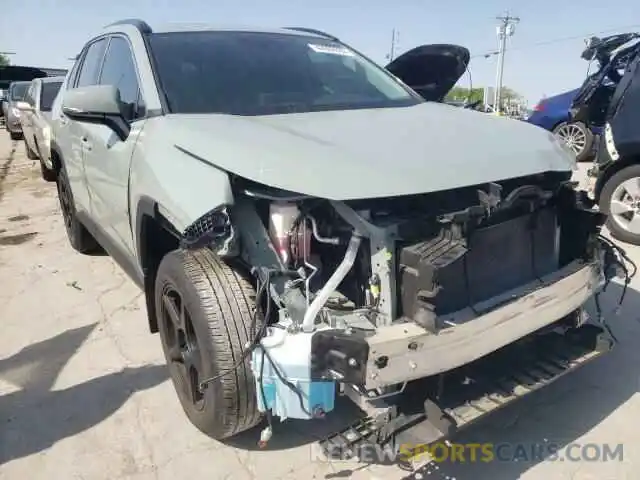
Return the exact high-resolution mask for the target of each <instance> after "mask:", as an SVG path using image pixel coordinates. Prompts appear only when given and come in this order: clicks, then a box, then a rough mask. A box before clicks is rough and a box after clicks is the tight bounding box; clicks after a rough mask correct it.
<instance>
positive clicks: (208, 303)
mask: <svg viewBox="0 0 640 480" xmlns="http://www.w3.org/2000/svg"><path fill="white" fill-rule="evenodd" d="M167 299H173V300H170V301H171V302H175V303H173V304H174V305H183V306H184V309H183V311H184V312H186V315H184V316H183V319H182V320H180V321H179V322H176V321H172V320H171V319H170V318H169V315H168V311H169V308H168V307H167V306H166V302H167ZM176 299H181V300H180V301H177V300H176ZM155 306H156V315H157V321H158V327H159V331H160V338H161V342H162V349H163V351H164V354H165V358H166V361H167V365H168V367H169V373H170V376H171V380H172V382H173V385H174V388H175V390H176V393H177V395H178V398H179V400H180V404H181V406H182V409H183V410H184V412H185V414H186V415H187V417H188V418H189V420H190V421H191V423H192V424H193V425H194V426H195V427H196V428H198V429H199V430H200V431H202V432H204V433H205V434H207V435H209V436H211V437H213V438H214V439H217V440H222V439H225V438H229V437H232V436H235V435H237V434H239V433H241V432H243V431H246V430H249V429H251V428H253V427H255V426H256V425H257V424H258V423H259V422H260V420H261V414H260V412H259V411H258V406H257V399H256V391H257V389H256V387H255V380H254V376H253V373H252V371H251V368H250V358H249V357H247V358H246V359H245V360H244V361H243V362H242V363H240V365H239V366H238V368H235V369H234V367H235V366H236V365H237V364H238V362H240V361H241V358H242V357H241V355H242V352H243V351H244V346H245V345H246V344H247V342H249V341H250V339H252V338H254V335H255V333H253V332H255V331H257V330H255V331H253V332H252V330H251V324H252V319H253V316H254V312H255V311H256V293H255V290H254V288H253V287H252V286H251V284H250V283H249V282H248V281H247V280H246V279H245V278H244V277H243V276H242V275H240V273H239V272H238V271H237V270H235V269H234V268H232V267H231V266H229V265H227V264H226V263H224V262H223V261H222V260H220V259H219V258H217V257H216V256H215V255H214V253H213V252H212V251H210V250H209V249H201V250H197V251H195V252H187V251H184V250H175V251H172V252H170V253H168V254H167V255H166V256H165V257H164V258H163V260H162V261H161V263H160V266H159V268H158V273H157V277H156V284H155ZM176 309H177V310H178V311H179V309H178V307H176ZM262 323H263V319H262V316H261V315H260V312H259V311H258V315H257V318H256V328H260V326H261V325H262ZM177 324H178V325H179V327H177V328H176V325H177ZM176 332H178V333H176ZM180 332H182V333H180ZM177 339H184V342H182V343H184V345H187V346H191V350H190V351H191V352H194V351H195V352H199V354H196V355H195V356H194V357H192V358H194V359H195V360H193V361H191V362H189V358H190V357H189V350H188V348H187V347H180V345H178V342H177ZM185 352H186V353H185ZM191 364H192V365H194V367H190V365H191ZM187 371H188V372H190V374H189V375H187V373H186V372H187ZM223 372H229V373H227V374H225V375H224V376H222V377H220V378H218V379H216V380H214V381H213V382H212V383H209V384H208V387H207V388H205V389H204V391H203V392H199V391H198V390H197V385H198V383H199V382H202V381H203V380H204V379H207V378H211V377H214V376H216V375H221V374H222V373H223Z"/></svg>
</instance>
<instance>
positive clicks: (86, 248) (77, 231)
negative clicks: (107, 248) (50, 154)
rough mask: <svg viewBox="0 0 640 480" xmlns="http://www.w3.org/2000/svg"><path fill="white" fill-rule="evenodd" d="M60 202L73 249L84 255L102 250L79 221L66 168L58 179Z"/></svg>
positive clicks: (59, 174)
mask: <svg viewBox="0 0 640 480" xmlns="http://www.w3.org/2000/svg"><path fill="white" fill-rule="evenodd" d="M56 183H57V187H58V200H59V202H60V210H61V212H62V218H63V219H64V226H65V230H66V232H67V238H68V239H69V243H70V244H71V248H73V249H74V250H76V251H78V252H80V253H83V254H90V253H94V252H96V251H98V250H100V245H98V242H96V239H95V238H93V236H92V235H91V234H90V233H89V231H88V230H87V228H86V227H85V226H84V225H83V224H82V222H80V220H78V217H77V212H76V205H75V201H74V200H73V194H72V192H71V188H70V187H69V179H68V178H67V172H66V170H65V168H64V166H63V167H62V168H61V169H60V172H59V173H58V178H57V182H56Z"/></svg>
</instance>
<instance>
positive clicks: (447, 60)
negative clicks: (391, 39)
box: [386, 44, 471, 102]
mask: <svg viewBox="0 0 640 480" xmlns="http://www.w3.org/2000/svg"><path fill="white" fill-rule="evenodd" d="M470 58H471V57H470V54H469V50H468V49H466V48H465V47H461V46H459V45H449V44H433V45H421V46H419V47H416V48H413V49H411V50H409V51H408V52H406V53H403V54H402V55H400V56H399V57H398V58H396V59H395V60H393V61H392V62H391V63H389V64H388V65H387V66H386V69H387V70H388V71H389V72H391V73H392V74H393V75H395V76H396V77H398V78H399V79H400V80H402V81H403V82H404V83H405V84H407V85H408V86H409V87H411V88H412V89H413V90H415V91H416V92H417V93H419V94H420V96H422V98H424V99H425V100H428V101H432V102H441V101H443V100H444V97H445V96H446V95H447V93H449V90H451V89H452V88H453V86H454V85H455V84H456V82H457V81H458V80H459V79H460V77H461V76H462V75H463V74H464V72H465V71H466V70H467V66H468V65H469V60H470Z"/></svg>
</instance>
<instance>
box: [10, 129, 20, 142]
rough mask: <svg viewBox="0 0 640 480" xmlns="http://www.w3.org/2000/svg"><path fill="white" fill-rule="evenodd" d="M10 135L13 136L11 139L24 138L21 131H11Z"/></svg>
mask: <svg viewBox="0 0 640 480" xmlns="http://www.w3.org/2000/svg"><path fill="white" fill-rule="evenodd" d="M9 136H10V137H11V140H21V139H22V134H21V133H20V132H11V131H10V132H9Z"/></svg>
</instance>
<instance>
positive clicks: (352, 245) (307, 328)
mask: <svg viewBox="0 0 640 480" xmlns="http://www.w3.org/2000/svg"><path fill="white" fill-rule="evenodd" d="M361 241H362V238H361V237H360V236H358V235H355V234H354V235H352V236H351V240H349V245H348V246H347V252H346V253H345V255H344V258H343V259H342V262H340V265H338V268H336V271H335V272H333V275H331V277H330V278H329V280H328V281H327V283H326V284H325V285H324V287H322V289H321V290H320V291H319V292H318V294H317V295H316V297H315V298H314V299H313V302H311V305H309V308H308V309H307V311H306V312H305V314H304V319H303V320H302V330H303V331H304V332H312V331H313V329H314V324H315V320H316V316H317V315H318V312H319V311H320V309H321V308H322V307H323V306H324V304H325V303H327V300H328V299H329V297H330V296H331V294H332V293H333V292H334V291H335V290H336V288H338V285H340V283H341V282H342V280H344V277H346V276H347V273H349V270H351V267H353V263H354V262H355V261H356V255H357V254H358V249H359V248H360V242H361Z"/></svg>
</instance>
